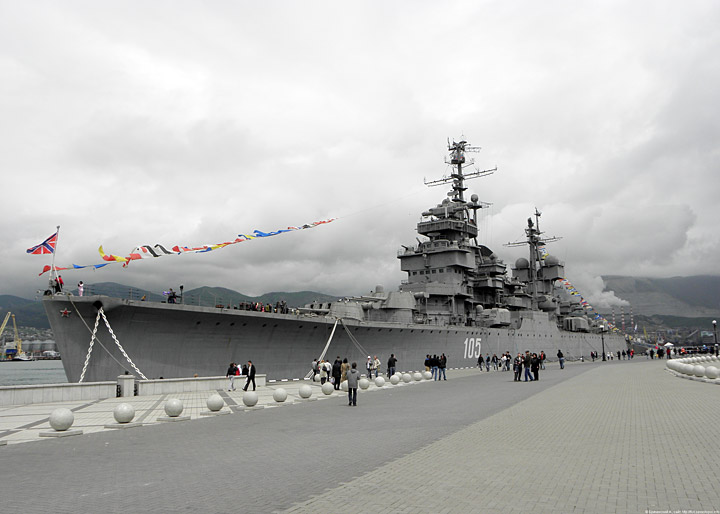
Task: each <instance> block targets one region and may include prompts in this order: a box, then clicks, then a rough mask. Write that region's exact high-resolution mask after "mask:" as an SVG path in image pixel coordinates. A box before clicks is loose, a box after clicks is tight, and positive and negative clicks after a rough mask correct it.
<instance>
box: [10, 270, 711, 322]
mask: <svg viewBox="0 0 720 514" xmlns="http://www.w3.org/2000/svg"><path fill="white" fill-rule="evenodd" d="M602 278H603V280H604V282H605V291H614V293H615V296H617V297H618V298H621V299H623V300H626V301H628V302H629V303H630V305H631V306H632V311H633V313H634V315H635V316H636V317H640V316H644V317H651V316H653V317H656V318H659V319H663V320H665V323H666V324H668V325H669V326H675V325H676V324H677V325H681V326H694V325H698V326H706V325H707V322H708V320H709V319H711V318H718V317H720V276H713V275H698V276H691V277H672V278H644V277H623V276H617V275H608V276H603V277H602ZM71 292H73V293H74V294H77V291H76V290H75V291H71ZM168 292H169V291H168ZM177 293H178V294H179V293H180V291H177ZM85 294H86V295H88V294H103V295H108V296H114V297H118V298H129V299H135V300H139V299H141V298H142V297H143V296H145V297H146V300H148V301H156V302H159V301H164V300H165V299H166V297H167V295H163V294H159V293H157V292H152V291H147V290H144V289H138V288H133V287H129V286H126V285H123V284H117V283H114V282H102V283H98V284H87V285H86V286H85ZM183 297H184V298H183V301H184V303H186V304H190V305H202V306H206V307H212V306H216V305H223V306H227V305H238V304H240V303H243V302H260V303H264V304H267V303H270V304H273V305H274V304H275V303H276V302H278V301H282V300H284V301H285V302H286V303H287V305H288V306H290V307H302V306H303V305H305V304H308V303H311V302H313V301H321V302H328V301H333V300H336V299H337V298H338V297H337V296H331V295H327V294H324V293H318V292H316V291H298V292H272V293H266V294H263V295H261V296H255V297H253V296H248V295H245V294H243V293H239V292H237V291H233V290H232V289H227V288H224V287H208V286H203V287H199V288H196V289H192V290H189V291H183ZM8 311H10V312H13V313H14V314H15V317H16V320H17V323H18V325H21V326H27V327H35V328H49V324H48V321H47V316H46V315H45V310H44V308H43V306H42V304H41V302H40V301H39V298H37V299H35V300H28V299H25V298H20V297H17V296H10V295H0V318H4V313H6V312H8ZM617 312H618V310H616V313H617ZM625 312H626V313H629V307H626V308H625ZM603 314H606V313H603ZM670 324H672V325H670Z"/></svg>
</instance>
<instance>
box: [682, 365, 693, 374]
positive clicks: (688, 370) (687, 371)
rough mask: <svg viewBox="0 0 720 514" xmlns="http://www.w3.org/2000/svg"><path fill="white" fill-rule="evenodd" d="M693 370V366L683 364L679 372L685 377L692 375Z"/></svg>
mask: <svg viewBox="0 0 720 514" xmlns="http://www.w3.org/2000/svg"><path fill="white" fill-rule="evenodd" d="M694 368H695V366H693V365H692V364H683V367H682V369H681V370H680V371H681V372H682V373H684V374H685V375H692V374H693V370H694Z"/></svg>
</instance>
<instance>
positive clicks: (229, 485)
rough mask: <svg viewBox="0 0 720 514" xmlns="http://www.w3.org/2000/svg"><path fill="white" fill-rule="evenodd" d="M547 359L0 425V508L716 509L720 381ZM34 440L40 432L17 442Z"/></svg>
mask: <svg viewBox="0 0 720 514" xmlns="http://www.w3.org/2000/svg"><path fill="white" fill-rule="evenodd" d="M548 368H549V369H548V370H546V371H544V372H541V380H540V381H539V382H537V383H521V384H518V383H515V382H513V381H512V374H511V373H506V372H490V373H487V372H483V373H479V372H478V371H477V370H459V371H455V370H453V371H452V372H450V371H449V372H448V381H442V382H417V383H415V382H413V383H411V384H408V385H405V386H398V387H388V388H384V389H382V390H370V391H360V392H359V397H358V407H348V406H347V396H346V395H345V394H334V395H333V396H332V397H329V398H325V399H324V400H322V401H311V402H304V401H300V400H299V399H297V398H296V397H295V398H293V399H292V401H291V402H289V403H288V404H286V405H282V406H280V407H275V408H265V409H261V410H256V411H246V412H240V413H238V414H228V415H225V416H217V417H208V418H203V417H202V416H200V414H199V413H200V412H201V411H202V410H203V409H204V401H202V399H201V398H200V397H193V398H188V399H187V400H188V403H186V409H187V410H189V411H190V412H185V413H188V414H192V417H193V418H194V419H193V420H192V421H187V422H181V423H156V424H153V425H150V426H143V427H138V428H132V429H128V430H105V429H103V428H102V427H100V426H99V425H100V424H102V423H105V422H106V420H107V418H108V416H110V417H112V413H111V411H112V407H113V406H114V405H115V404H116V403H117V402H119V401H123V400H121V399H118V400H113V401H107V402H100V403H96V404H86V405H84V406H82V405H77V406H75V408H78V411H76V416H78V417H81V418H82V417H83V416H85V417H86V419H85V420H84V422H83V423H84V425H83V428H84V426H85V425H97V431H96V432H94V433H90V434H87V435H82V436H74V437H68V438H63V439H53V440H45V439H43V440H39V438H37V436H36V434H34V431H37V430H39V429H41V428H43V427H42V423H41V424H40V425H37V424H36V423H37V420H38V419H40V418H39V417H38V416H40V417H42V416H46V415H47V414H43V413H42V412H43V411H42V410H38V412H36V413H35V417H34V418H33V417H32V416H27V417H19V418H17V419H16V420H15V421H14V426H15V429H13V430H12V431H11V432H12V433H9V432H10V431H8V432H6V433H5V434H6V435H5V436H1V435H0V437H2V438H3V439H7V440H9V441H10V443H11V444H8V445H7V446H4V447H2V448H0V462H2V464H3V465H2V466H0V495H1V496H2V498H3V503H2V512H23V513H28V514H33V513H46V512H54V513H65V512H67V513H76V512H103V513H115V512H117V513H127V512H212V513H225V512H228V513H230V512H251V513H252V512H283V511H288V512H314V513H315V512H343V511H345V510H348V509H354V510H356V511H358V512H359V511H370V512H378V511H380V512H433V513H436V512H521V511H523V512H646V511H653V510H671V509H676V510H685V511H690V510H695V511H700V510H704V511H708V510H710V511H712V510H713V509H718V508H720V502H719V501H718V493H717V492H716V491H715V487H716V484H717V482H718V471H717V469H718V465H717V463H718V451H717V443H716V441H717V440H718V427H719V426H720V423H718V421H720V419H719V418H720V415H719V413H718V408H717V399H718V398H717V394H718V393H717V391H720V390H719V389H718V388H716V387H712V385H710V384H704V383H700V382H694V381H689V380H681V379H678V378H676V377H674V376H672V375H671V374H670V373H667V372H665V371H664V369H663V368H664V363H663V362H658V361H643V360H635V361H633V362H627V361H620V362H614V363H605V364H602V363H595V364H591V363H585V364H573V365H569V366H567V367H566V369H565V370H562V371H561V370H559V369H557V364H550V365H549V367H548ZM280 385H282V386H283V387H287V388H288V389H290V388H291V387H294V386H292V385H290V384H287V385H285V384H277V385H275V386H270V387H267V388H263V389H262V390H261V389H258V392H259V393H260V396H261V402H265V404H266V405H273V404H272V403H270V402H271V401H272V400H271V398H272V390H273V389H272V388H273V387H278V386H280ZM314 394H315V395H318V394H319V387H315V389H314ZM224 396H227V397H229V398H234V399H235V400H236V401H237V403H238V404H241V394H237V395H236V394H235V393H229V394H228V395H224ZM125 400H127V399H125ZM190 400H192V402H191V401H190ZM133 401H138V402H140V403H139V404H138V405H142V408H141V409H139V408H138V406H136V410H137V411H138V412H139V413H140V414H139V415H144V416H145V421H146V422H147V421H149V420H154V417H155V415H156V414H157V413H158V411H160V410H161V409H162V404H161V403H162V402H161V401H160V398H150V399H134V400H133ZM190 403H191V404H192V406H191V405H189V404H190ZM41 408H42V407H36V409H41ZM44 408H45V409H46V411H45V412H47V406H45V407H44ZM143 409H144V410H143ZM225 409H227V407H225ZM12 412H18V411H16V410H7V411H4V412H0V422H3V421H7V419H10V418H12V415H11V413H12ZM79 413H80V414H81V415H79ZM82 413H85V414H82ZM6 418H7V419H6ZM28 420H29V421H28ZM33 420H35V421H33ZM26 422H27V424H32V425H33V426H32V427H28V428H26V429H20V430H18V431H17V432H15V431H14V430H17V429H18V427H19V426H20V425H19V423H26ZM8 423H9V425H8V426H10V425H12V423H11V422H9V421H8ZM89 428H92V427H89ZM28 434H30V435H31V436H34V437H35V438H34V439H32V440H33V441H35V442H30V443H23V444H19V443H20V440H21V439H19V438H22V437H30V435H28ZM13 440H14V441H13ZM27 440H31V439H27ZM28 488H29V489H28ZM26 490H31V491H32V494H17V492H18V491H26Z"/></svg>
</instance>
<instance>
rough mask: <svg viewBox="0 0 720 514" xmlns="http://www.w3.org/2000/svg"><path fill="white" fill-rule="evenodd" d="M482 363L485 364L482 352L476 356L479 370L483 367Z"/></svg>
mask: <svg viewBox="0 0 720 514" xmlns="http://www.w3.org/2000/svg"><path fill="white" fill-rule="evenodd" d="M483 364H485V359H483V356H482V353H481V354H480V355H479V356H478V368H480V371H482V369H483Z"/></svg>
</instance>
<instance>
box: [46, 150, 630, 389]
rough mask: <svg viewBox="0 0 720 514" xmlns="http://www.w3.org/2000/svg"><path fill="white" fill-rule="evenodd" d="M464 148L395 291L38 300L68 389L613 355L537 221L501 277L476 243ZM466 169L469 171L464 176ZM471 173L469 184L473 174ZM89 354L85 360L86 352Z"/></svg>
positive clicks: (498, 263)
mask: <svg viewBox="0 0 720 514" xmlns="http://www.w3.org/2000/svg"><path fill="white" fill-rule="evenodd" d="M476 150H477V148H475V147H471V146H470V145H469V144H468V143H467V141H464V140H462V141H459V142H455V141H453V142H452V143H451V142H450V141H448V152H449V155H448V156H447V157H446V164H447V165H448V170H449V171H448V172H446V175H445V176H444V177H443V178H441V179H439V180H435V181H431V182H427V181H426V182H425V183H426V185H428V186H449V187H450V191H449V192H448V193H447V195H446V197H445V198H444V199H443V200H442V202H441V203H439V204H438V205H436V206H434V207H431V208H429V209H428V210H426V211H425V212H423V213H422V217H421V220H420V221H419V222H418V224H417V233H418V234H419V235H420V236H422V237H423V239H422V240H421V239H420V238H418V239H417V242H418V244H417V245H413V246H403V247H402V249H401V250H400V251H399V252H398V255H397V257H398V259H399V260H400V268H401V270H402V271H403V272H404V273H406V274H407V278H406V279H405V280H403V281H402V283H401V284H400V286H399V288H398V289H397V290H396V291H389V292H386V291H385V290H384V289H383V288H382V287H381V286H377V287H376V288H375V289H374V290H373V292H371V293H370V294H368V295H364V296H359V297H352V298H342V299H338V300H337V301H332V302H315V303H311V304H308V305H305V306H304V307H301V308H298V309H293V310H292V311H290V312H257V311H247V310H235V309H227V308H223V309H219V308H215V307H203V306H195V305H185V304H182V303H163V302H150V301H139V300H129V299H121V298H114V297H110V296H104V295H91V296H73V295H71V294H55V295H47V296H45V297H43V304H44V307H45V310H46V312H47V315H48V319H49V321H50V325H51V327H52V330H53V333H54V337H55V341H56V342H57V346H58V349H59V351H60V353H61V355H62V362H63V366H64V368H65V373H66V375H67V378H68V381H69V382H77V381H83V380H84V381H103V380H114V379H116V377H117V376H118V375H121V374H123V373H126V372H130V373H134V374H135V375H136V376H137V375H139V376H141V377H147V378H160V377H163V378H180V377H191V376H195V375H198V376H217V375H221V374H222V373H224V371H225V369H226V368H227V363H229V362H246V361H247V360H252V361H253V363H254V364H255V366H256V369H257V370H258V373H265V374H267V378H268V379H276V380H281V379H299V378H304V377H306V376H307V373H308V371H309V370H310V367H311V362H312V361H313V359H317V358H327V359H329V360H334V358H335V357H336V356H341V357H343V358H345V357H346V358H347V359H348V360H349V361H350V362H352V361H357V362H358V363H359V365H360V367H361V368H362V363H364V362H365V361H366V360H367V358H368V356H373V357H374V356H378V358H379V359H380V360H381V362H383V369H384V367H385V366H384V364H385V363H386V362H387V359H388V358H389V357H390V355H391V354H394V355H395V357H396V359H397V361H398V364H397V368H398V369H399V370H417V369H421V368H422V366H423V364H424V360H425V356H426V355H427V354H431V355H433V354H437V355H440V354H442V353H444V354H445V355H446V357H447V362H448V367H468V366H475V365H476V363H477V361H478V357H479V356H480V355H484V356H487V355H490V356H492V355H493V354H497V355H498V357H499V356H500V355H501V354H502V353H505V352H510V354H511V355H516V354H517V353H518V352H523V353H524V352H525V351H530V352H531V353H532V352H536V353H538V354H539V353H540V352H541V351H544V352H545V354H546V355H547V356H548V358H549V359H553V358H554V357H555V355H557V352H558V350H560V351H562V352H563V354H564V356H565V358H566V359H570V360H572V359H581V358H583V357H584V358H588V357H589V356H590V352H592V351H596V352H598V353H600V352H602V351H603V349H604V350H605V351H606V352H617V351H618V350H622V349H625V348H627V342H626V340H625V338H624V337H623V336H622V335H620V334H618V333H616V332H610V331H608V330H607V329H608V326H607V323H606V322H605V321H604V320H602V319H600V320H597V319H592V318H590V317H588V316H587V315H586V313H585V311H584V309H583V306H582V305H581V304H580V302H579V300H578V298H577V297H574V296H572V295H570V294H569V293H568V292H567V291H566V290H565V289H564V288H563V287H562V284H561V283H560V281H561V279H563V277H564V264H563V263H562V262H560V260H559V259H558V258H557V257H555V256H553V255H551V254H548V252H547V250H546V247H545V246H546V244H547V243H549V242H552V241H553V240H554V239H556V238H547V237H545V236H544V233H543V232H541V231H540V226H539V223H540V214H541V213H540V212H538V211H537V210H536V211H535V213H534V218H535V220H534V221H533V218H532V217H531V218H529V219H528V221H527V227H526V228H525V234H526V240H524V241H521V242H518V243H511V244H509V245H510V246H514V245H519V244H523V245H527V247H528V258H524V257H523V258H519V259H517V261H516V262H515V265H514V267H511V270H510V271H511V273H509V272H508V266H507V265H506V264H505V263H504V262H503V261H502V260H501V259H500V258H498V256H497V255H496V254H495V253H494V252H493V251H492V250H490V248H488V247H487V246H485V245H483V244H481V243H479V242H478V211H480V210H481V209H482V208H483V207H486V206H487V205H488V204H485V203H483V202H480V201H478V196H477V195H476V194H473V195H471V196H470V198H469V199H466V197H465V196H466V195H465V192H466V191H467V187H466V185H465V181H466V180H468V179H472V178H478V177H482V176H485V175H488V174H490V173H492V172H494V171H495V170H483V171H481V170H479V169H477V168H474V167H472V168H471V165H474V162H473V160H472V159H468V160H467V161H466V153H468V152H472V151H476ZM468 169H469V170H471V171H469V172H468ZM473 170H474V171H473ZM93 347H94V348H95V350H94V351H93V350H92V349H93Z"/></svg>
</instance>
